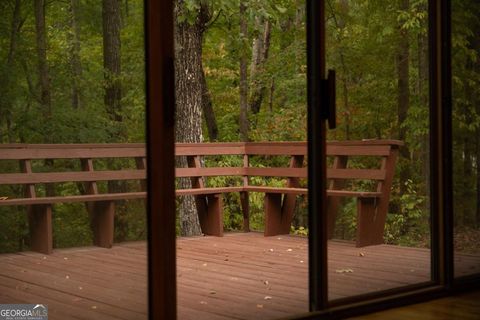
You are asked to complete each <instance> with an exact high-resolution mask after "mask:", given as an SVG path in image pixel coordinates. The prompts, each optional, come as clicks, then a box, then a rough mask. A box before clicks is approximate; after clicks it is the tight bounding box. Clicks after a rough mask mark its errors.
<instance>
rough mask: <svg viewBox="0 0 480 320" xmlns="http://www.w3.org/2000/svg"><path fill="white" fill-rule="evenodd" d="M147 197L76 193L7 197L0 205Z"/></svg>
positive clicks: (126, 194)
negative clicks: (56, 195)
mask: <svg viewBox="0 0 480 320" xmlns="http://www.w3.org/2000/svg"><path fill="white" fill-rule="evenodd" d="M146 197H147V193H146V192H128V193H104V194H92V195H77V196H66V197H62V196H58V197H41V198H33V199H7V200H0V206H13V205H36V204H53V203H63V202H89V201H104V200H132V199H144V198H146Z"/></svg>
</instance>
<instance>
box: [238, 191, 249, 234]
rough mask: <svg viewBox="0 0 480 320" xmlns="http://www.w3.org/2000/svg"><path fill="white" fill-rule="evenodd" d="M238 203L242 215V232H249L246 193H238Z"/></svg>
mask: <svg viewBox="0 0 480 320" xmlns="http://www.w3.org/2000/svg"><path fill="white" fill-rule="evenodd" d="M240 202H241V205H242V213H243V231H244V232H250V202H249V196H248V192H246V191H242V192H240Z"/></svg>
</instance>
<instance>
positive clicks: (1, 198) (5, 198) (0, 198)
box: [0, 197, 8, 200]
mask: <svg viewBox="0 0 480 320" xmlns="http://www.w3.org/2000/svg"><path fill="white" fill-rule="evenodd" d="M0 200H8V197H0Z"/></svg>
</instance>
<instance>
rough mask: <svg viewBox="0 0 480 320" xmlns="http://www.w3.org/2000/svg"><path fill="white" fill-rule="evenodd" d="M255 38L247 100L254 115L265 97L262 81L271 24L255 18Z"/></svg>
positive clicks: (263, 82)
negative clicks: (249, 93)
mask: <svg viewBox="0 0 480 320" xmlns="http://www.w3.org/2000/svg"><path fill="white" fill-rule="evenodd" d="M255 25H256V29H257V33H258V34H257V36H256V37H255V39H254V40H253V45H252V62H251V64H250V78H251V79H252V81H251V84H250V88H251V90H250V91H251V95H250V100H249V105H250V110H251V111H252V113H254V114H256V113H258V112H260V107H261V106H262V101H263V97H264V95H265V89H266V83H265V80H264V79H262V75H263V74H264V67H265V63H266V61H267V58H268V52H269V50H270V34H271V22H270V21H269V20H268V19H265V18H264V17H261V16H257V17H255Z"/></svg>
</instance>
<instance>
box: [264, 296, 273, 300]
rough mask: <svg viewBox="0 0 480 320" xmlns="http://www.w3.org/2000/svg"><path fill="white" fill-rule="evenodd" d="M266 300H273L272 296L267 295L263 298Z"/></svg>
mask: <svg viewBox="0 0 480 320" xmlns="http://www.w3.org/2000/svg"><path fill="white" fill-rule="evenodd" d="M263 299H264V300H272V297H271V296H265V298H263Z"/></svg>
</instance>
